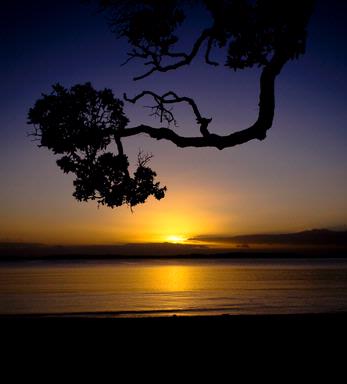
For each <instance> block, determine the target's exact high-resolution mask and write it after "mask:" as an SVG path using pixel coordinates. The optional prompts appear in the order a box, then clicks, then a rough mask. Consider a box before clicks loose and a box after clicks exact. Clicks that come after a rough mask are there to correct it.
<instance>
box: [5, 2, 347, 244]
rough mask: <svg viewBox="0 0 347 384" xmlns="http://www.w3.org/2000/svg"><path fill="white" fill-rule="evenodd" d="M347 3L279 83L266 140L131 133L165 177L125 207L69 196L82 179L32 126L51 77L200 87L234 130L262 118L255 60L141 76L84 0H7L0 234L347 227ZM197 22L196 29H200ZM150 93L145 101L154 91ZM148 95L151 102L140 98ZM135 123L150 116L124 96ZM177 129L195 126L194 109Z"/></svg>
mask: <svg viewBox="0 0 347 384" xmlns="http://www.w3.org/2000/svg"><path fill="white" fill-rule="evenodd" d="M346 15H347V6H346V2H342V1H329V2H327V1H324V0H318V2H317V7H316V11H315V14H314V15H313V16H312V19H311V22H310V26H309V38H308V45H307V52H306V54H305V55H304V56H303V57H301V58H300V59H299V60H297V61H292V62H290V63H288V64H287V65H286V66H285V67H284V69H283V71H282V74H281V75H280V76H279V78H278V81H277V106H276V111H275V120H274V124H273V127H272V129H271V130H270V131H269V133H268V138H267V139H266V140H265V141H263V142H259V141H253V142H249V143H247V144H245V145H242V146H240V147H235V148H231V149H225V150H223V151H218V150H217V149H179V148H177V147H175V145H173V144H172V143H170V142H164V141H163V142H157V141H153V140H152V139H150V138H147V137H145V136H139V137H136V138H135V137H132V138H128V139H127V140H125V143H124V144H125V150H126V152H127V154H128V155H129V159H130V160H132V161H135V160H136V154H137V152H138V150H139V148H141V149H143V150H144V151H145V152H152V153H153V154H154V158H153V159H152V163H151V164H152V168H153V169H155V170H156V171H157V173H158V179H159V180H160V181H161V183H162V184H163V185H166V186H167V187H168V192H167V196H166V198H165V199H163V200H161V201H156V200H154V199H150V200H149V201H148V202H147V203H146V204H144V205H140V206H136V207H135V209H134V212H133V213H132V212H131V211H130V209H129V208H127V207H122V208H116V209H113V210H112V209H110V208H105V207H100V208H98V207H97V204H96V203H94V202H90V203H78V202H77V201H75V200H74V198H73V197H72V192H73V187H72V180H73V177H72V176H70V175H65V174H63V173H62V172H61V171H60V169H58V167H57V166H56V164H55V158H54V156H53V154H52V153H50V152H49V151H47V150H45V149H39V148H37V147H36V145H35V144H34V143H32V142H31V141H30V138H28V137H27V136H26V135H27V132H29V131H30V126H28V125H26V120H27V112H28V109H29V108H30V107H31V106H32V105H33V103H34V102H35V100H36V99H37V98H39V97H40V95H41V93H42V92H49V91H50V86H51V85H52V84H53V83H56V82H60V83H61V84H63V85H64V86H67V87H70V86H72V85H74V84H76V83H84V82H86V81H91V82H92V83H93V85H94V86H95V87H96V88H103V87H109V88H112V89H113V91H114V93H115V94H116V95H118V96H119V97H121V95H122V94H123V92H125V91H126V92H127V93H128V95H129V96H131V95H135V94H136V93H139V92H140V91H142V90H144V89H150V90H154V91H156V92H159V93H163V92H165V91H167V90H173V91H176V92H177V93H178V94H181V95H186V96H190V97H193V98H194V99H195V100H196V102H197V103H198V105H199V107H200V110H201V112H202V114H204V115H205V116H207V117H212V118H213V123H212V124H211V126H210V130H211V131H214V132H216V133H221V134H223V133H224V134H227V133H230V132H231V131H234V130H239V129H242V128H245V127H247V126H249V125H250V124H252V123H253V122H254V120H255V119H256V116H257V103H258V80H257V79H258V76H259V71H258V70H248V71H241V72H237V73H235V72H233V71H231V70H229V69H227V68H224V67H223V65H221V66H220V67H218V68H214V67H212V68H211V67H209V66H206V65H204V64H203V63H201V61H200V62H199V60H196V61H195V62H193V65H191V66H189V67H186V68H182V69H180V70H177V71H175V72H170V73H167V74H154V75H152V76H151V77H149V78H147V79H144V80H142V81H139V82H133V81H132V77H133V76H134V75H137V74H141V73H143V66H142V65H141V63H135V62H132V63H131V64H129V65H128V66H125V67H120V64H121V63H122V62H124V60H125V59H126V44H125V42H122V41H119V40H117V39H116V38H115V36H114V35H112V34H111V33H110V31H109V28H108V26H107V23H106V22H105V19H104V16H102V15H100V14H95V12H94V11H93V7H90V6H89V7H88V6H83V5H81V4H79V1H78V0H70V1H67V0H62V1H52V2H50V1H17V0H12V1H5V5H2V11H1V29H2V30H1V41H2V50H1V54H2V57H1V61H0V69H1V72H0V73H1V77H2V78H1V85H2V93H1V104H0V108H1V113H0V180H1V189H0V241H20V242H41V243H47V244H81V243H86V244H101V243H108V244H114V243H122V242H147V241H150V242H152V241H153V242H157V241H158V242H161V241H166V240H168V237H169V236H182V237H183V238H188V237H193V236H199V235H237V234H248V233H259V232H261V233H264V232H274V233H277V232H293V231H300V230H305V229H311V228H323V227H324V228H346V224H347V198H346V196H347V177H346V176H347V167H346V163H347V151H346V145H347V130H346V121H347V108H346V107H347V105H346V95H347V55H346V53H347V52H346V32H347V17H346ZM193 27H194V26H193V25H188V26H187V30H186V33H188V34H189V35H191V36H194V35H193V29H194V28H193ZM147 104H148V103H147ZM144 105H146V102H144ZM126 112H127V114H128V116H129V117H130V118H131V123H130V126H132V125H136V124H137V123H139V122H143V121H144V120H145V121H146V122H152V124H153V125H154V126H157V125H158V124H159V123H158V122H155V121H154V122H153V121H151V120H150V119H149V118H148V117H147V116H146V114H147V112H148V111H146V110H145V109H143V108H142V107H141V105H140V104H139V105H135V106H126ZM177 117H178V122H179V127H178V131H179V132H182V133H183V132H185V133H186V134H187V135H188V134H191V135H193V134H195V133H196V132H197V127H196V125H195V124H194V119H193V116H192V115H191V113H190V111H189V110H188V109H186V108H182V109H178V110H177Z"/></svg>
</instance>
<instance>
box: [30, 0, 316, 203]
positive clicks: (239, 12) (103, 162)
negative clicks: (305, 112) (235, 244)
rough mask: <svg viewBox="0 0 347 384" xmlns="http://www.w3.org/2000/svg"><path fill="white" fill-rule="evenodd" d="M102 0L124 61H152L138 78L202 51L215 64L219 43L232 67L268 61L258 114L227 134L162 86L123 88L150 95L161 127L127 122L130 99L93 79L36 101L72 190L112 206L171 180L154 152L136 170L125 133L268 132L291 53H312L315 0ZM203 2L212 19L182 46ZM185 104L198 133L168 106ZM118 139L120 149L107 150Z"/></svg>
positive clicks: (175, 138)
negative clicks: (163, 177) (161, 178)
mask: <svg viewBox="0 0 347 384" xmlns="http://www.w3.org/2000/svg"><path fill="white" fill-rule="evenodd" d="M99 5H100V7H101V9H102V11H104V12H107V15H108V18H109V21H110V25H111V28H112V31H113V32H114V33H116V34H117V36H118V37H123V38H126V39H127V41H128V43H129V45H130V46H131V50H130V52H128V59H127V60H126V63H127V62H129V61H130V60H133V59H140V60H144V64H145V67H146V71H145V72H144V73H143V74H140V75H138V76H136V77H134V80H136V81H137V80H141V79H143V78H145V77H148V76H150V75H152V74H154V73H155V72H168V71H171V70H177V69H178V68H180V67H182V66H185V65H189V64H190V63H191V62H192V61H193V59H195V58H196V57H197V56H198V55H199V54H201V53H202V54H203V56H204V61H205V62H206V64H208V65H212V66H217V65H219V64H220V63H218V62H216V61H215V60H214V59H213V58H212V55H213V52H214V50H216V49H219V50H221V49H224V50H225V52H226V58H225V63H224V64H225V66H226V67H228V68H230V69H232V70H235V71H237V70H243V69H247V68H251V67H253V66H257V67H260V68H261V75H260V81H259V83H260V84H259V88H260V91H259V112H258V117H257V120H256V121H255V122H254V124H252V125H251V126H250V127H247V128H245V129H243V130H240V131H237V132H232V133H230V134H228V135H225V136H222V135H217V134H214V133H211V132H210V131H209V125H210V123H211V121H212V119H211V118H206V117H204V116H203V115H202V114H201V112H200V110H199V108H198V106H197V104H196V103H195V101H194V100H193V99H192V98H190V97H186V96H179V95H178V94H176V93H175V92H173V91H168V92H166V93H164V94H163V95H158V94H156V93H154V92H152V91H149V90H146V91H143V92H142V93H140V94H138V95H136V96H134V97H128V96H127V95H126V94H124V96H123V98H124V100H125V101H126V102H131V103H136V102H138V101H139V100H140V99H142V98H144V97H150V98H151V99H152V100H153V103H154V104H153V106H152V107H151V108H152V115H154V116H157V117H159V118H160V122H161V123H162V124H163V123H164V126H161V127H152V126H148V125H145V124H141V125H138V126H135V127H128V123H129V120H128V118H127V117H126V116H125V115H124V112H123V101H121V100H119V99H117V98H115V97H114V95H113V93H112V91H111V90H110V89H104V90H102V91H97V90H95V89H94V88H93V87H92V85H91V84H90V83H86V84H84V85H75V86H74V87H72V88H71V89H70V90H68V89H65V88H64V87H62V86H61V85H59V84H56V85H54V86H53V91H52V93H51V94H48V95H43V96H42V98H41V99H39V100H38V101H37V102H36V103H35V105H34V107H33V108H31V109H30V111H29V121H28V123H29V124H33V125H34V131H33V132H32V135H33V136H34V137H35V138H36V139H38V140H39V141H40V144H39V146H43V147H47V148H48V149H50V150H52V151H53V152H54V153H55V154H63V155H64V156H63V157H61V158H60V159H59V160H57V164H58V166H59V167H60V168H61V169H62V170H63V171H64V172H66V173H67V172H73V173H75V175H76V179H75V181H74V186H75V192H74V196H75V197H76V198H77V199H78V200H80V201H87V200H89V199H92V200H93V199H94V200H97V201H98V202H99V203H101V204H105V205H107V206H110V207H114V206H120V205H122V204H128V205H130V206H131V207H132V206H134V205H136V204H138V203H143V202H145V201H146V199H147V198H148V197H149V196H150V195H153V196H154V197H155V198H157V199H161V198H162V197H164V194H165V191H166V187H160V185H159V183H157V182H155V177H156V173H155V172H154V171H153V170H151V169H150V168H149V167H148V161H149V159H150V157H151V156H149V155H143V154H139V157H138V166H137V169H136V171H135V173H134V174H133V175H132V176H131V175H130V173H129V162H128V158H127V156H126V155H125V154H124V151H123V146H122V138H124V137H129V136H134V135H138V134H147V135H148V136H150V137H152V138H153V139H156V140H168V141H171V142H173V143H174V144H176V145H177V146H178V147H215V148H218V149H220V150H222V149H224V148H228V147H233V146H236V145H239V144H244V143H246V142H248V141H250V140H253V139H258V140H263V139H265V137H266V134H267V131H268V130H269V129H270V128H271V126H272V122H273V117H274V110H275V79H276V77H277V76H278V75H279V73H280V72H281V70H282V68H283V66H284V65H285V64H286V63H287V62H288V61H289V60H292V59H296V58H298V57H299V56H300V55H301V54H303V53H304V52H305V43H306V35H307V24H308V20H309V17H310V15H311V13H312V9H313V5H314V0H282V1H278V0H256V1H255V0H253V1H251V0H165V1H157V0H131V1H129V0H99ZM198 5H200V6H203V7H205V8H206V10H207V11H208V14H209V20H208V23H209V24H208V25H207V26H206V27H205V28H204V29H202V30H201V31H200V34H199V36H198V38H197V39H196V41H195V42H194V43H193V44H192V46H191V47H190V49H188V51H187V52H183V51H177V50H175V47H176V46H177V44H178V43H179V42H181V40H184V36H179V34H178V32H177V30H178V28H179V27H180V26H181V24H182V23H183V22H184V21H185V20H186V19H187V20H188V22H189V18H190V17H192V16H188V14H189V13H187V12H186V9H187V7H189V6H190V7H195V6H198ZM189 15H190V14H189ZM178 103H186V104H188V105H189V107H190V108H191V110H192V113H193V114H194V115H195V118H196V123H197V126H198V128H199V131H200V135H199V136H196V137H185V136H181V135H179V134H177V133H176V132H175V131H174V129H173V128H174V126H175V117H174V115H173V113H172V111H171V109H170V107H171V106H172V105H175V104H178ZM112 143H114V144H115V148H117V152H118V153H117V154H114V153H112V152H107V149H108V148H109V146H110V144H112Z"/></svg>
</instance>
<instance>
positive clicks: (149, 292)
mask: <svg viewBox="0 0 347 384" xmlns="http://www.w3.org/2000/svg"><path fill="white" fill-rule="evenodd" d="M346 311H347V260H342V259H339V260H338V259H336V260H256V261H255V260H117V261H83V262H77V261H71V262H65V261H59V262H55V261H26V262H13V263H4V262H2V263H1V264H0V315H18V314H35V315H37V314H42V315H51V314H54V315H61V316H83V317H129V316H130V317H137V316H139V317H143V316H172V315H221V314H231V315H233V314H235V315H238V314H294V313H323V312H324V313H327V312H329V313H330V312H333V313H337V312H346Z"/></svg>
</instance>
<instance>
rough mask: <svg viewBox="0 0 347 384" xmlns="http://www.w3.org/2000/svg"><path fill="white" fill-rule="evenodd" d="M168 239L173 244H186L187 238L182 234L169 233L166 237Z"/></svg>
mask: <svg viewBox="0 0 347 384" xmlns="http://www.w3.org/2000/svg"><path fill="white" fill-rule="evenodd" d="M166 241H167V242H168V243H172V244H184V243H185V242H186V241H187V238H186V237H184V236H181V235H169V236H167V237H166Z"/></svg>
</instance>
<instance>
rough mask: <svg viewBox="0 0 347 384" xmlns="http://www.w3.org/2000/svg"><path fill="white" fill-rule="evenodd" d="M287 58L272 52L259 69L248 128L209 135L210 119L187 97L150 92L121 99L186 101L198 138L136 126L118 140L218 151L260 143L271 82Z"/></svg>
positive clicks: (269, 113) (270, 112) (270, 108)
mask: <svg viewBox="0 0 347 384" xmlns="http://www.w3.org/2000/svg"><path fill="white" fill-rule="evenodd" d="M289 59H290V56H289V55H288V53H286V52H285V51H283V52H276V53H275V54H274V56H273V57H272V59H271V60H270V61H269V63H268V64H267V65H266V66H265V67H264V68H263V71H262V73H261V76H260V95H259V113H258V118H257V120H256V122H255V123H254V124H253V125H251V126H250V127H249V128H246V129H243V130H241V131H237V132H233V133H231V134H229V135H226V136H221V135H217V134H212V133H209V131H208V130H207V127H208V125H209V123H210V122H211V119H206V118H203V117H202V115H201V113H200V111H199V109H198V107H197V105H196V103H195V102H194V100H193V99H191V98H188V97H179V96H177V95H176V94H175V93H174V92H172V91H169V92H167V93H165V94H164V95H162V96H158V95H156V94H155V93H154V92H151V91H143V92H142V93H140V94H139V95H137V96H135V97H134V98H128V97H127V96H126V94H125V95H124V98H125V100H127V101H129V102H131V103H136V102H137V101H138V100H139V99H141V98H142V97H144V96H145V95H150V96H152V97H153V98H154V100H155V101H156V102H157V103H159V104H161V105H163V104H173V103H180V102H186V103H188V104H189V105H190V106H191V108H192V110H193V112H194V114H195V116H196V119H197V123H198V124H199V125H200V132H201V134H202V137H184V136H180V135H178V134H177V133H176V132H174V131H173V130H171V129H170V128H165V127H159V128H154V127H150V126H148V125H144V124H141V125H139V126H137V127H132V128H125V129H124V130H123V131H122V132H120V136H121V137H129V136H134V135H138V134H140V133H145V134H147V135H149V136H150V137H152V138H154V139H156V140H168V141H171V142H172V143H174V144H176V145H177V146H178V147H181V148H185V147H215V148H218V149H220V150H222V149H224V148H229V147H234V146H236V145H240V144H244V143H246V142H248V141H250V140H254V139H258V140H264V139H265V137H266V133H267V130H268V129H270V128H271V126H272V121H273V117H274V110H275V80H276V77H277V75H278V74H279V73H280V71H281V69H282V68H283V66H284V64H285V63H286V62H287V61H288V60H289Z"/></svg>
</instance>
